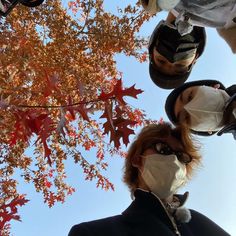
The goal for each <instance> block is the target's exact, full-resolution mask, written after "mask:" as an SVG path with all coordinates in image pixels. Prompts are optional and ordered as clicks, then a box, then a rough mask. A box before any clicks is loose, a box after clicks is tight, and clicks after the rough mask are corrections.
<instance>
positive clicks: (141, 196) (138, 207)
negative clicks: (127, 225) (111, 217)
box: [122, 189, 188, 228]
mask: <svg viewBox="0 0 236 236" xmlns="http://www.w3.org/2000/svg"><path fill="white" fill-rule="evenodd" d="M175 196H177V197H178V198H179V200H180V206H182V205H183V204H184V202H185V201H186V199H187V197H188V192H186V193H185V194H184V195H175ZM134 197H135V199H134V201H133V202H132V203H131V205H130V206H129V207H128V208H127V209H126V210H125V211H124V212H123V213H122V215H123V216H125V217H126V220H128V221H132V222H140V223H141V222H143V221H144V220H147V221H148V220H150V221H151V220H152V219H153V220H155V219H159V220H161V221H162V222H166V224H167V225H169V227H170V228H173V223H172V221H171V219H170V215H169V214H168V213H167V210H166V209H165V206H164V204H163V203H162V201H161V200H160V199H159V198H158V197H157V196H156V195H155V194H153V193H152V192H148V191H145V190H142V189H136V190H135V192H134Z"/></svg>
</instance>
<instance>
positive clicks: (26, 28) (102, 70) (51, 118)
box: [0, 0, 148, 235]
mask: <svg viewBox="0 0 236 236" xmlns="http://www.w3.org/2000/svg"><path fill="white" fill-rule="evenodd" d="M67 4H68V7H66V8H64V7H63V6H62V2H61V1H59V0H53V1H49V0H48V1H45V3H44V4H42V5H41V6H40V7H37V8H27V7H24V6H20V5H18V6H17V7H15V9H14V10H13V11H12V12H11V13H10V15H9V16H7V17H6V18H1V19H0V24H1V25H0V31H1V37H0V46H1V47H0V50H1V54H0V130H1V135H0V220H1V222H0V231H1V235H8V234H9V227H10V225H9V222H10V220H12V219H15V220H19V219H20V217H19V215H18V214H17V207H19V206H22V205H24V204H25V203H27V201H28V200H27V199H26V197H25V195H23V194H22V193H18V192H17V185H18V183H17V180H16V178H15V176H14V173H15V171H16V170H17V171H20V173H21V176H22V178H24V180H25V182H26V183H32V184H33V185H34V186H35V189H36V191H37V192H41V193H42V195H43V198H44V201H45V203H47V204H48V205H49V207H51V206H53V204H54V203H55V202H64V200H65V197H66V196H67V195H68V194H72V193H73V192H74V188H73V187H71V186H69V185H68V184H67V183H66V182H65V179H66V173H65V169H64V162H65V160H66V159H68V158H72V159H73V160H74V162H75V164H76V165H78V166H80V167H81V168H82V170H83V172H84V174H85V179H86V180H96V183H97V184H96V185H97V187H101V188H103V189H105V190H108V189H113V188H114V187H113V185H112V183H111V182H110V181H109V179H108V178H107V177H105V176H104V175H103V171H104V170H106V169H107V167H108V163H107V157H109V156H111V155H114V154H119V155H121V156H124V153H123V152H122V149H121V144H125V145H127V144H128V143H129V136H130V135H131V134H133V133H134V131H133V130H134V128H135V127H136V126H140V125H143V124H144V123H145V122H148V121H147V120H146V118H145V114H144V113H143V111H141V110H140V109H138V108H133V107H131V106H129V105H128V104H127V103H126V101H125V97H126V96H130V97H133V98H137V96H138V95H139V94H140V93H142V90H140V89H137V88H135V86H132V87H130V88H124V86H123V83H122V72H120V71H118V69H117V65H116V60H115V56H116V55H117V54H119V53H122V54H125V55H126V56H133V57H135V58H136V59H137V60H139V61H140V62H142V61H145V60H146V47H144V45H145V43H146V41H145V39H144V38H142V37H141V36H140V35H139V33H138V32H139V30H140V27H141V26H142V24H143V22H144V21H145V20H148V16H147V15H145V14H144V13H143V12H142V9H141V7H140V6H139V5H138V4H136V5H128V6H126V7H125V8H122V9H121V8H119V7H117V12H115V13H110V12H107V11H105V10H104V3H103V0H77V1H71V2H67ZM107 140H108V141H107ZM29 148H31V150H33V151H32V153H33V154H32V155H30V156H29V155H27V154H26V150H27V149H29ZM91 148H94V149H95V150H96V162H95V163H91V161H90V159H91V157H90V156H89V154H88V153H87V154H86V151H88V150H90V149H91Z"/></svg>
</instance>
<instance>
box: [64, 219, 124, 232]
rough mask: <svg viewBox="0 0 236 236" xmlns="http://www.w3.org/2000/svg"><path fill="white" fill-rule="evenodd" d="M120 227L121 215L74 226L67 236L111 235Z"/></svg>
mask: <svg viewBox="0 0 236 236" xmlns="http://www.w3.org/2000/svg"><path fill="white" fill-rule="evenodd" d="M120 225H122V215H117V216H111V217H107V218H103V219H99V220H93V221H89V222H83V223H80V224H77V225H74V226H73V227H72V228H71V230H70V232H69V235H68V236H78V235H79V236H90V235H111V232H112V231H113V230H114V229H115V228H117V227H119V226H120ZM106 232H107V234H106Z"/></svg>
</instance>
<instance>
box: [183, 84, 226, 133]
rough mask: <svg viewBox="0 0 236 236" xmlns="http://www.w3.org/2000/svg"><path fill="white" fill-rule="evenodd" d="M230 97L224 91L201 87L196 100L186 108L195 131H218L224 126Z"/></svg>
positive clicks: (191, 126) (195, 97)
mask: <svg viewBox="0 0 236 236" xmlns="http://www.w3.org/2000/svg"><path fill="white" fill-rule="evenodd" d="M229 98H230V97H229V95H228V94H227V93H226V92H225V91H224V90H222V89H215V88H212V87H209V86H200V87H199V88H198V90H197V92H196V94H195V96H194V98H193V99H192V100H191V101H190V102H189V103H187V104H186V105H185V106H184V109H185V110H186V111H187V112H188V113H189V115H190V117H191V119H190V120H191V125H190V128H191V129H193V130H195V131H205V132H211V131H217V130H219V129H220V128H221V127H222V125H221V121H222V119H223V114H224V108H225V104H226V102H227V100H228V99H229Z"/></svg>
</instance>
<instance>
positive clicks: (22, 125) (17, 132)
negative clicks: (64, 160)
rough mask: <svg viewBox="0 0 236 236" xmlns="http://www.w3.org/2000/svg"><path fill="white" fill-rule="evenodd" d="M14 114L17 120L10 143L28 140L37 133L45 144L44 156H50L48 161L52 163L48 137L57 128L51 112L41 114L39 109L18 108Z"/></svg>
mask: <svg viewBox="0 0 236 236" xmlns="http://www.w3.org/2000/svg"><path fill="white" fill-rule="evenodd" d="M14 115H15V118H16V122H15V125H14V128H15V129H14V131H13V132H12V133H11V139H10V142H9V143H10V145H15V144H16V142H17V140H22V141H25V142H28V141H29V138H30V137H31V135H32V134H36V135H37V136H38V139H37V141H38V140H40V141H41V142H42V144H43V146H44V156H45V157H47V158H48V163H49V164H50V163H51V160H50V158H49V156H50V154H51V150H50V149H49V148H48V145H47V139H48V138H49V136H50V135H51V133H52V131H53V130H54V129H55V128H54V127H53V120H52V119H51V118H50V117H49V114H47V113H44V114H41V113H40V111H38V110H28V111H20V110H18V111H17V112H14ZM37 141H36V142H37Z"/></svg>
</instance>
